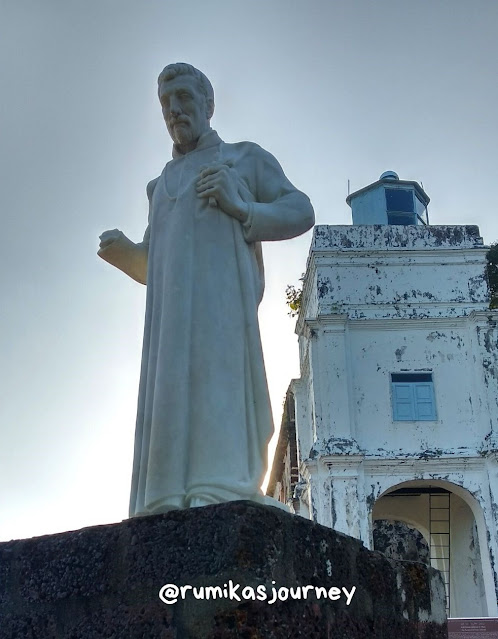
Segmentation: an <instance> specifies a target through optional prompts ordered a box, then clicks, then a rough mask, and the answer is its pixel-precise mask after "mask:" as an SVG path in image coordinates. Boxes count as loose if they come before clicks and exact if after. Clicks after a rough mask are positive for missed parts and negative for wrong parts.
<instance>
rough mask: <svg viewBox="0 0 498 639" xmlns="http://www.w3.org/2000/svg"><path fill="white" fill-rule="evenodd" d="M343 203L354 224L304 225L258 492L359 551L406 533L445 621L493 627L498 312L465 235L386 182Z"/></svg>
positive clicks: (418, 192)
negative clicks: (275, 417) (275, 433)
mask: <svg viewBox="0 0 498 639" xmlns="http://www.w3.org/2000/svg"><path fill="white" fill-rule="evenodd" d="M347 202H348V204H350V206H351V208H352V215H353V224H352V225H350V226H329V225H326V226H325V225H322V226H317V227H315V229H314V234H313V239H312V244H311V249H310V253H309V257H308V262H307V268H306V274H305V278H304V284H303V294H302V301H301V308H300V313H299V317H298V321H297V328H296V332H297V333H298V336H299V352H300V367H301V377H300V378H299V379H296V380H293V381H292V382H291V385H290V387H289V393H288V395H287V401H286V407H285V415H284V420H283V426H284V428H283V430H282V432H281V436H280V442H279V448H278V450H277V457H276V462H275V465H274V468H273V473H272V479H271V481H270V489H269V490H270V492H272V493H273V495H274V496H276V497H277V498H280V499H281V500H282V501H287V503H289V505H290V506H291V507H292V508H293V509H294V511H295V512H298V513H299V514H301V515H303V516H306V517H309V518H311V519H312V520H314V521H316V522H318V523H321V524H324V525H326V526H330V527H332V528H334V529H336V530H339V531H341V532H344V533H346V534H348V535H351V536H353V537H357V538H360V539H362V540H363V542H364V543H365V545H366V546H367V547H369V548H373V547H376V548H377V547H379V544H380V545H381V546H382V543H383V544H384V546H382V547H381V548H380V549H385V547H386V536H387V537H389V535H392V536H393V539H392V540H391V541H392V542H393V545H394V547H395V546H396V539H397V537H396V535H398V536H399V534H400V530H401V531H403V530H405V531H408V532H410V531H411V532H412V533H413V535H415V536H417V535H418V538H419V542H420V543H419V542H418V541H417V543H418V544H419V546H420V547H421V550H420V557H421V558H423V557H425V559H426V560H427V561H430V563H432V565H433V566H435V567H437V568H438V569H440V570H441V571H442V572H443V575H444V577H445V581H446V588H447V597H448V613H449V616H451V617H483V616H484V617H486V616H497V614H498V609H497V592H498V327H497V321H498V312H496V311H490V310H489V290H488V285H487V280H486V258H485V256H486V252H487V249H486V247H484V245H483V241H482V239H481V237H480V236H479V230H478V228H477V227H476V226H437V225H436V226H434V225H430V224H429V223H428V216H427V204H428V202H429V198H428V196H427V195H426V193H425V192H424V191H423V189H422V188H421V187H420V185H419V184H417V183H416V182H412V181H407V180H400V179H399V178H398V176H397V175H396V174H394V173H392V172H388V173H386V174H383V175H382V176H381V178H380V179H379V180H378V181H377V182H374V183H373V184H370V185H368V186H367V187H365V188H364V189H361V190H360V191H357V192H355V193H353V194H351V195H350V196H348V199H347ZM400 526H401V529H400ZM376 534H377V538H376V539H377V541H376V542H375V543H374V539H375V535H376ZM415 538H416V537H415ZM379 539H380V541H379ZM382 539H383V540H384V541H383V542H382ZM387 546H389V543H387ZM422 546H423V549H422ZM424 553H425V555H424ZM393 556H396V553H395V554H394V555H393Z"/></svg>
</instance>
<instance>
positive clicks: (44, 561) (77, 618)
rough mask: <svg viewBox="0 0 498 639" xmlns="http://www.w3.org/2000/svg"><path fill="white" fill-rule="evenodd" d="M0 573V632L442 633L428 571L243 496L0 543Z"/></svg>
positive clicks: (40, 636) (347, 636) (438, 600)
mask: <svg viewBox="0 0 498 639" xmlns="http://www.w3.org/2000/svg"><path fill="white" fill-rule="evenodd" d="M0 579H1V581H0V619H1V620H2V621H1V623H0V639H155V638H157V639H229V638H234V639H235V638H240V639H259V638H262V639H289V638H294V637H296V638H299V637H306V638H307V639H324V638H326V637H334V639H356V638H358V639H359V638H369V639H370V638H371V639H393V638H394V637H395V638H396V639H443V638H446V620H445V613H444V586H443V583H442V579H441V576H440V574H439V573H438V572H437V571H435V570H433V569H432V568H430V567H428V566H425V565H423V564H419V563H414V562H397V561H393V560H389V559H387V558H386V557H384V556H383V555H382V554H381V553H378V552H371V551H369V550H367V549H366V548H365V547H364V546H363V544H362V542H361V541H359V540H357V539H353V538H351V537H347V536H346V535H343V534H341V533H338V532H335V531H333V530H330V529H329V528H326V527H324V526H320V525H318V524H315V523H313V522H310V521H308V520H305V519H303V518H301V517H298V516H295V515H290V514H288V513H286V512H284V511H282V510H280V509H277V508H272V507H268V506H262V505H258V504H255V503H252V502H245V501H239V502H229V503H226V504H219V505H215V506H206V507H204V508H194V509H189V510H181V511H175V512H171V513H168V514H165V515H154V516H150V517H139V518H134V519H130V520H127V521H124V522H122V523H119V524H110V525H106V526H96V527H91V528H85V529H82V530H78V531H74V532H66V533H61V534H57V535H48V536H45V537H38V538H33V539H26V540H17V541H11V542H8V543H3V544H0ZM165 584H173V585H175V586H177V587H179V586H185V585H189V586H192V587H195V588H197V590H196V592H195V593H194V591H193V590H191V589H188V590H185V598H184V599H182V597H181V595H180V594H178V601H177V602H176V603H173V604H166V603H164V602H163V601H162V600H161V599H160V597H159V592H160V590H161V588H162V586H163V585H165ZM237 585H238V588H237ZM207 586H218V587H219V588H218V589H217V590H215V591H210V595H211V596H210V598H209V599H208V598H207V591H206V590H204V591H203V590H202V588H203V587H204V588H206V587H207ZM304 586H310V588H309V589H308V590H307V592H306V595H305V593H304V591H303V590H302V587H304ZM315 588H322V589H323V590H321V591H318V593H317V591H316V590H315ZM342 588H344V589H345V590H342ZM353 588H354V590H353ZM244 589H245V590H244ZM273 589H274V590H273ZM331 589H335V590H331ZM274 593H278V595H279V596H277V597H276V601H275V602H274V603H270V602H271V601H272V599H274V598H275V594H274ZM163 594H165V591H163ZM224 594H227V595H228V597H227V598H224V597H223V595H224ZM230 594H231V598H230ZM201 595H204V598H203V599H201V598H200V597H201ZM213 595H216V598H213ZM263 595H266V597H267V599H266V600H258V599H257V597H258V596H259V597H260V598H261V599H262V598H263ZM297 595H300V596H301V598H300V599H297V598H295V597H297ZM317 595H320V597H318V596H317ZM252 597H254V599H253V598H252ZM285 597H287V598H286V600H281V599H284V598H285ZM330 597H333V599H331V598H330ZM238 599H240V601H239V600H238Z"/></svg>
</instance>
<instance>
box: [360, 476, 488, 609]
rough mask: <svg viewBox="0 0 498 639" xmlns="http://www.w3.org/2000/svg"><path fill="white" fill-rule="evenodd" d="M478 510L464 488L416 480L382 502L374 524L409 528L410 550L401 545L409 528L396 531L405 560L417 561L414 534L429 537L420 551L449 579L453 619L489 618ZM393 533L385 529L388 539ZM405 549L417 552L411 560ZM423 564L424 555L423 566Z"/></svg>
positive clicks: (378, 503) (390, 492)
mask: <svg viewBox="0 0 498 639" xmlns="http://www.w3.org/2000/svg"><path fill="white" fill-rule="evenodd" d="M472 502H475V503H472ZM471 505H472V508H471ZM476 508H480V506H479V504H478V503H477V502H476V501H475V499H474V498H473V497H472V495H470V493H467V491H464V490H463V489H462V488H461V487H459V486H455V485H454V484H451V483H450V482H444V481H431V480H423V481H422V480H416V481H408V482H404V483H402V484H398V485H396V486H392V487H391V488H389V489H388V490H387V491H385V492H384V493H383V494H382V495H381V496H380V497H379V498H378V499H377V501H376V502H375V505H374V508H373V512H372V520H373V522H375V521H377V522H381V521H382V522H403V524H405V525H406V526H405V530H406V531H407V532H406V535H407V537H406V544H403V543H402V540H401V541H400V539H399V538H400V530H401V531H402V530H403V528H400V526H397V527H395V526H392V530H396V531H397V532H396V534H397V535H398V540H397V543H398V548H399V556H398V558H399V559H408V558H410V559H413V542H414V540H413V535H411V534H410V528H411V529H414V532H416V531H418V534H419V536H422V537H423V540H425V542H426V544H420V543H419V546H420V548H422V547H423V546H425V549H427V548H428V550H429V561H430V564H431V565H432V566H433V567H434V568H437V569H438V570H440V571H441V572H442V574H443V578H444V581H445V586H446V595H447V612H448V616H451V617H483V616H487V614H488V610H487V605H486V596H485V585H484V577H483V565H482V557H481V552H480V544H479V535H478V527H477V524H476V518H475V516H474V512H475V511H476ZM389 530H390V528H389V526H388V525H385V524H383V531H384V533H386V534H388V532H389ZM481 538H482V535H481ZM374 547H375V546H374ZM405 548H406V549H408V548H411V556H410V557H408V556H402V555H403V552H404V549H405ZM379 549H381V548H379ZM423 560H424V557H423V556H422V554H421V556H420V561H423Z"/></svg>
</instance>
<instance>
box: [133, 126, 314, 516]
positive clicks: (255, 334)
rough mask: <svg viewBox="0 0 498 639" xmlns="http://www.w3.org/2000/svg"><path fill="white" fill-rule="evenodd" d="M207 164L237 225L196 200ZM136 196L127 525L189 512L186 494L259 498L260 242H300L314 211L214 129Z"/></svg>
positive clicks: (262, 386) (262, 464)
mask: <svg viewBox="0 0 498 639" xmlns="http://www.w3.org/2000/svg"><path fill="white" fill-rule="evenodd" d="M213 161H216V162H222V163H226V164H228V166H230V167H231V170H233V171H235V172H236V173H237V179H238V184H239V193H240V195H241V196H242V198H243V200H244V201H246V202H248V203H252V204H251V205H250V215H249V219H248V220H247V222H246V223H245V224H241V223H240V222H239V221H237V220H236V219H234V218H232V217H230V216H229V215H227V214H225V213H223V211H221V210H220V209H219V208H217V207H216V206H214V207H213V206H210V204H209V201H208V199H207V198H199V197H198V196H197V193H196V182H197V180H198V179H199V172H200V169H201V167H202V166H203V165H206V164H208V163H210V162H213ZM147 191H148V195H149V200H150V213H149V226H148V228H147V231H146V233H145V236H144V241H143V243H142V245H141V248H142V249H143V248H144V247H146V246H147V245H148V265H147V276H146V277H147V305H146V316H145V329H144V342H143V353H142V369H141V378H140V390H139V399H138V415H137V425H136V434H135V457H134V464H133V477H132V489H131V500H130V516H135V515H142V514H150V513H155V512H164V511H167V510H169V509H171V508H175V507H180V508H183V507H188V506H189V505H190V500H191V499H192V498H196V497H197V498H200V499H201V500H203V502H207V503H210V502H212V503H216V502H222V501H227V500H233V499H252V500H256V501H261V500H263V495H262V493H261V489H260V486H261V483H262V480H263V476H264V473H265V470H266V460H267V445H268V442H269V440H270V437H271V435H272V433H273V423H272V417H271V409H270V401H269V396H268V388H267V383H266V375H265V369H264V362H263V353H262V349H261V340H260V334H259V326H258V317H257V310H258V305H259V302H260V301H261V297H262V294H263V287H264V279H263V262H262V257H261V245H260V242H261V241H264V240H281V239H286V238H289V237H294V236H296V235H299V234H301V233H303V232H304V231H306V230H307V229H308V228H309V227H310V226H311V225H312V223H313V209H312V207H311V204H310V202H309V200H308V198H307V197H306V196H305V195H304V194H303V193H301V192H300V191H297V190H296V189H295V188H294V187H293V186H292V184H291V183H290V182H289V181H288V180H287V178H286V177H285V175H284V173H283V172H282V169H281V168H280V165H279V164H278V162H277V161H276V160H275V158H274V157H273V156H272V155H270V154H269V153H267V152H266V151H264V150H263V149H262V148H261V147H259V146H257V145H256V144H253V143H250V142H241V143H239V144H225V143H224V142H222V141H221V139H220V138H219V137H218V135H217V133H216V132H215V131H213V130H209V131H208V132H207V133H206V134H205V135H203V136H202V137H201V139H200V140H199V144H198V146H197V147H196V149H195V150H194V151H191V152H190V153H187V154H186V155H179V154H178V153H176V155H175V152H174V159H173V160H172V161H171V162H169V163H168V164H167V165H166V167H165V169H164V170H163V172H162V174H161V176H160V177H159V178H157V179H156V180H153V181H152V182H151V183H150V184H149V185H148V188H147ZM137 246H140V245H137ZM136 279H139V278H136Z"/></svg>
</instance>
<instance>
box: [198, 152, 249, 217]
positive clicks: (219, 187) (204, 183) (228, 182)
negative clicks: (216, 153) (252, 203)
mask: <svg viewBox="0 0 498 639" xmlns="http://www.w3.org/2000/svg"><path fill="white" fill-rule="evenodd" d="M197 195H198V196H199V197H203V198H209V203H210V204H211V205H213V204H215V203H216V204H217V205H218V206H219V207H220V209H221V210H222V211H223V212H224V213H226V214H227V215H230V216H231V217H234V218H235V219H236V220H239V222H245V221H246V220H247V218H248V216H249V212H248V206H247V204H246V202H244V200H243V199H242V198H241V197H240V195H239V189H238V185H237V173H236V172H235V171H234V170H233V169H232V168H231V167H230V166H229V165H228V164H222V163H220V162H213V164H209V165H208V166H206V167H204V168H202V170H201V172H200V176H199V181H198V182H197Z"/></svg>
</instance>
